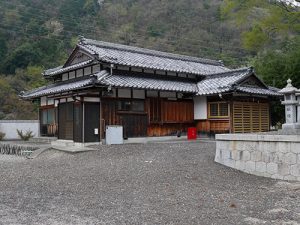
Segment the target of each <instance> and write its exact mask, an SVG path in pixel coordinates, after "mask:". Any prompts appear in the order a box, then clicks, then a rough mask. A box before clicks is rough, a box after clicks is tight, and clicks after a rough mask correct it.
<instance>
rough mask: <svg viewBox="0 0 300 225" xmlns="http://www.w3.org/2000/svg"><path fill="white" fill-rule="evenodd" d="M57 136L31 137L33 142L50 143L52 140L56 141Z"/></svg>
mask: <svg viewBox="0 0 300 225" xmlns="http://www.w3.org/2000/svg"><path fill="white" fill-rule="evenodd" d="M56 140H57V137H36V138H32V139H30V141H31V142H34V143H47V144H50V143H51V142H52V141H56Z"/></svg>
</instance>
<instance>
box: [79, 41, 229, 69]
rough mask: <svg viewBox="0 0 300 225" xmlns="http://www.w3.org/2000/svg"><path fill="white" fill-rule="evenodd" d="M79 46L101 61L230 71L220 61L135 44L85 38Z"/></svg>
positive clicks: (149, 66)
mask: <svg viewBox="0 0 300 225" xmlns="http://www.w3.org/2000/svg"><path fill="white" fill-rule="evenodd" d="M78 47H79V48H81V49H83V50H85V51H88V53H89V54H93V55H97V56H98V58H99V60H100V61H103V62H107V63H113V64H118V65H125V66H133V67H141V68H148V69H155V70H164V71H173V72H181V73H190V74H196V75H209V74H211V73H219V72H224V71H228V70H229V69H228V68H226V67H224V65H223V64H222V63H221V62H220V61H214V60H209V59H201V58H196V57H191V56H184V55H178V54H172V53H166V52H160V51H154V50H149V49H144V48H138V47H133V46H126V45H120V44H113V43H108V42H102V41H95V40H90V39H85V38H83V39H82V40H81V41H80V42H79V43H78Z"/></svg>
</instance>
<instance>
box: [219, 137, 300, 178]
mask: <svg viewBox="0 0 300 225" xmlns="http://www.w3.org/2000/svg"><path fill="white" fill-rule="evenodd" d="M215 161H216V162H218V163H221V164H223V165H225V166H228V167H231V168H234V169H237V170H241V171H243V172H246V173H250V174H254V175H258V176H264V177H271V178H275V179H282V180H290V181H300V135H274V134H220V135H216V155H215Z"/></svg>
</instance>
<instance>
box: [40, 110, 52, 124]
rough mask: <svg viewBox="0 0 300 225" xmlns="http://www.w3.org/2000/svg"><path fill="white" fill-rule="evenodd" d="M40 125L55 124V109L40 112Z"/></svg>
mask: <svg viewBox="0 0 300 225" xmlns="http://www.w3.org/2000/svg"><path fill="white" fill-rule="evenodd" d="M41 116H42V118H41V120H42V124H44V125H46V124H54V123H55V109H44V110H43V111H42V115H41Z"/></svg>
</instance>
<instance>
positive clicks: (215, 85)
mask: <svg viewBox="0 0 300 225" xmlns="http://www.w3.org/2000/svg"><path fill="white" fill-rule="evenodd" d="M128 73H129V72H125V71H124V72H121V71H114V74H113V75H110V74H109V73H108V72H107V71H106V70H102V71H100V72H99V73H97V74H94V75H92V76H84V77H82V78H81V79H80V80H78V79H74V80H69V81H64V82H61V83H55V84H52V85H49V86H44V87H41V88H38V89H35V90H32V91H29V92H26V93H23V94H21V97H22V98H25V99H31V98H36V97H40V96H45V95H50V94H56V93H62V92H66V91H72V90H76V89H80V88H85V87H88V86H93V85H103V86H113V87H119V88H120V87H124V88H137V89H146V90H161V91H176V92H182V93H194V94H195V95H214V94H220V93H225V92H233V91H236V92H244V93H249V94H258V95H267V96H280V95H281V94H280V93H278V90H275V89H274V88H270V87H267V86H264V85H263V86H262V87H253V86H246V85H244V86H243V85H242V84H241V82H242V81H244V80H245V79H247V78H248V77H249V76H251V75H253V71H252V69H251V68H242V69H238V70H231V71H227V72H224V73H218V74H213V75H210V76H207V77H205V78H204V79H203V80H201V81H199V82H198V83H196V81H193V80H184V79H182V78H176V79H175V78H173V79H171V78H167V77H166V78H165V77H151V76H149V75H144V74H141V73H136V74H134V73H130V74H128Z"/></svg>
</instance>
